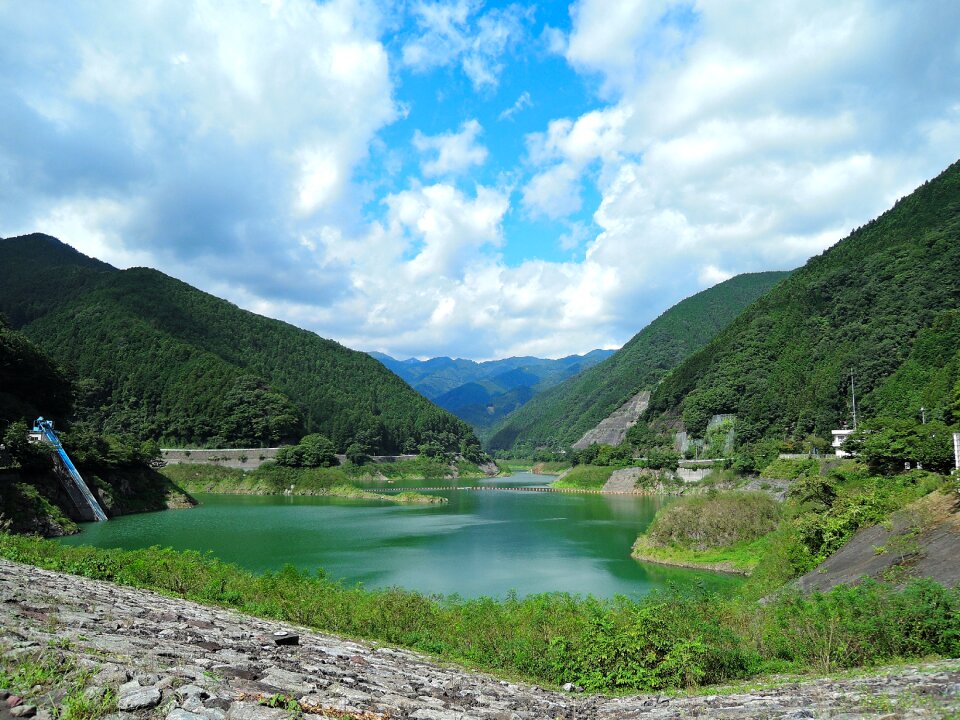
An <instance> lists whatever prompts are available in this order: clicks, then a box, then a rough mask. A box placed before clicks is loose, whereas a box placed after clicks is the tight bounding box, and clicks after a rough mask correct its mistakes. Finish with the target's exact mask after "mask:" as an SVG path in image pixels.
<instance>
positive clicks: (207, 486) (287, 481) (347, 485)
mask: <svg viewBox="0 0 960 720" xmlns="http://www.w3.org/2000/svg"><path fill="white" fill-rule="evenodd" d="M429 467H430V466H428V467H427V469H428V470H429ZM474 467H476V466H474ZM423 470H424V463H419V464H418V465H417V467H416V468H412V467H411V466H409V465H408V466H406V467H401V468H398V469H396V470H395V473H394V476H393V477H392V478H391V477H387V476H384V475H382V474H377V475H373V474H371V472H370V470H369V469H367V466H357V465H347V466H338V467H330V468H287V467H280V466H278V465H274V464H266V465H261V466H260V467H258V468H257V469H255V470H251V471H244V470H239V469H236V468H228V467H223V466H220V465H192V464H186V463H184V464H179V465H168V466H167V467H165V468H163V469H162V470H161V472H162V473H163V475H164V476H165V477H166V478H168V479H169V480H170V481H171V482H173V483H175V484H176V485H178V486H180V487H182V488H184V489H186V490H187V491H188V492H192V493H213V494H227V495H302V496H308V497H309V496H315V497H323V496H337V497H352V498H358V499H365V500H380V501H383V502H395V503H401V504H412V503H423V504H433V503H442V502H446V498H442V497H439V496H435V495H426V494H423V493H417V492H407V493H398V494H384V493H374V492H369V491H367V490H365V489H363V488H361V487H358V486H357V483H362V482H370V481H381V482H389V481H391V480H392V481H393V482H397V481H402V480H408V479H409V480H424V479H430V478H429V477H426V476H424V474H423ZM475 474H476V476H478V477H486V475H485V474H484V473H483V472H482V471H480V470H479V469H477V470H476V471H475ZM411 475H412V477H411Z"/></svg>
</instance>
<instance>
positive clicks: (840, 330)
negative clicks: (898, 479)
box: [649, 163, 960, 442]
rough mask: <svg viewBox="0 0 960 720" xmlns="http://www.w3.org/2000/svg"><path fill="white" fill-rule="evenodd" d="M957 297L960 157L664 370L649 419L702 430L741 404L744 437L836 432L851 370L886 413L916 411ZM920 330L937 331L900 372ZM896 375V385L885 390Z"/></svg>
mask: <svg viewBox="0 0 960 720" xmlns="http://www.w3.org/2000/svg"><path fill="white" fill-rule="evenodd" d="M958 306H960V163H955V164H954V165H952V166H951V167H950V168H948V169H947V170H946V171H944V172H943V173H942V174H941V175H940V176H939V177H937V178H936V179H934V180H932V181H929V182H927V183H925V184H924V185H923V186H922V187H920V188H918V189H917V190H916V191H914V192H913V193H912V194H911V195H909V196H908V197H906V198H903V199H902V200H900V201H899V202H897V204H896V205H895V206H894V207H893V208H892V209H891V210H889V211H887V212H886V213H884V214H883V215H882V216H880V217H879V218H877V219H876V220H873V221H871V222H870V223H868V224H867V225H865V226H864V227H862V228H859V229H857V230H856V231H854V232H853V233H852V234H851V235H850V236H849V237H847V238H846V239H845V240H842V241H841V242H839V243H837V244H836V245H835V246H833V247H832V248H830V249H829V250H827V251H825V252H824V253H822V254H821V255H819V256H817V257H815V258H813V259H811V260H810V261H809V262H808V263H807V264H806V265H805V266H804V267H802V268H800V269H798V270H797V271H795V272H794V273H793V274H792V275H791V276H790V278H788V279H787V280H786V281H784V282H783V283H782V284H780V285H779V286H777V287H776V288H774V289H773V290H772V291H771V292H770V293H768V294H767V295H766V296H764V297H763V298H761V299H760V300H759V301H758V302H757V303H755V304H754V305H752V306H751V307H750V308H748V309H747V311H746V312H744V313H743V314H742V315H741V316H740V317H739V318H737V320H736V321H735V322H734V323H732V324H731V325H730V326H729V327H728V328H727V329H726V330H724V331H723V332H722V333H720V334H719V335H718V336H717V337H716V338H715V339H714V340H713V341H712V342H711V343H710V344H709V345H707V346H706V347H704V348H703V349H702V350H701V351H699V352H698V353H696V354H695V355H693V356H692V357H691V358H689V359H688V360H687V361H685V362H684V363H683V364H682V365H681V366H679V367H678V368H677V369H676V370H675V371H674V372H672V373H671V374H670V375H669V376H668V377H667V378H665V379H664V381H663V382H662V383H661V384H660V385H659V386H658V388H657V389H656V391H655V392H654V394H653V398H652V399H651V404H650V410H649V413H650V417H651V418H656V417H657V416H659V417H661V418H664V419H670V418H676V417H678V416H680V417H682V419H683V422H684V424H685V425H686V427H687V429H688V430H690V431H691V432H692V433H694V434H700V433H702V431H703V429H704V427H705V425H706V423H707V421H708V419H709V418H710V416H712V415H714V414H716V413H734V414H736V415H737V435H738V438H739V440H740V441H741V442H750V441H752V440H756V439H759V438H761V437H784V436H786V437H803V436H805V435H807V434H809V433H817V434H819V435H827V434H829V430H830V429H831V428H833V427H837V426H838V423H840V422H842V421H843V420H846V419H848V418H849V417H850V407H849V399H850V377H851V373H852V374H853V376H854V378H855V382H856V387H857V392H858V395H859V396H860V397H864V396H867V395H870V402H871V403H875V407H876V408H877V409H878V410H880V409H883V410H884V411H887V410H890V411H896V412H898V413H904V414H907V415H911V416H912V415H918V414H919V404H921V403H923V402H930V403H931V407H933V406H934V404H935V403H934V401H933V400H932V399H929V400H928V399H926V398H927V397H928V396H927V395H926V392H927V391H926V390H925V389H924V388H926V387H927V386H928V385H930V383H931V382H933V378H932V375H931V374H930V373H929V372H920V371H919V369H918V368H917V365H919V364H926V365H929V366H930V367H932V366H933V365H934V364H936V363H934V362H933V361H932V360H927V359H922V358H927V356H928V355H929V356H930V357H931V358H932V356H933V355H937V356H938V357H941V358H948V357H950V352H949V348H941V347H939V343H938V342H934V340H935V337H934V336H936V335H943V336H944V338H945V339H946V337H947V335H948V334H949V335H950V336H951V337H953V336H954V335H953V331H952V330H949V332H948V329H947V328H948V327H949V328H952V327H953V323H952V321H950V319H949V318H946V317H945V316H941V313H943V311H945V310H949V309H955V308H957V307H958ZM938 316H940V317H938ZM938 323H944V324H942V325H941V324H938ZM922 328H930V331H929V333H927V334H924V335H922V336H921V340H922V342H920V344H918V345H917V346H916V348H917V349H916V353H917V354H916V358H915V359H916V362H915V363H914V364H913V365H908V366H905V367H904V369H903V371H902V373H901V374H900V375H895V373H896V371H897V370H898V368H900V367H901V365H902V364H903V363H904V361H905V360H907V358H908V357H909V356H910V353H911V348H912V347H913V346H914V338H915V337H917V334H918V332H919V331H920V330H921V329H922ZM947 342H948V344H949V342H950V341H949V340H947ZM928 347H929V348H934V350H931V352H930V353H928V352H927V348H928ZM936 362H937V363H939V362H941V361H940V360H937V361H936ZM947 364H949V361H946V360H944V361H943V365H947ZM891 376H894V377H893V378H891ZM888 378H891V379H890V381H889V382H890V383H892V384H891V385H889V386H888V387H887V389H879V390H878V388H881V386H883V385H884V383H885V382H887V380H888ZM910 378H916V379H910ZM928 380H929V382H928ZM937 383H941V384H942V382H941V381H936V382H933V384H934V385H936V384H937ZM894 388H896V390H895V391H894ZM874 391H876V392H874ZM934 394H935V395H936V394H938V393H934ZM937 402H938V403H939V402H940V401H937ZM908 406H909V407H908Z"/></svg>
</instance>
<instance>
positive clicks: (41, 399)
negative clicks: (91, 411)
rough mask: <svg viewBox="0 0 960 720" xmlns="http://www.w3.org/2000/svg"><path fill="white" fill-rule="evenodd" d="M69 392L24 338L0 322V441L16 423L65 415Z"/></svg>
mask: <svg viewBox="0 0 960 720" xmlns="http://www.w3.org/2000/svg"><path fill="white" fill-rule="evenodd" d="M72 410H73V388H72V387H71V385H70V381H69V380H68V379H67V377H66V376H65V375H64V373H63V372H62V371H61V370H60V368H58V367H57V366H56V365H55V364H54V363H52V362H51V361H50V358H48V357H47V356H46V355H44V354H43V353H42V352H41V351H40V350H39V349H38V348H37V347H36V346H35V345H34V344H33V343H32V342H30V340H29V339H27V337H26V336H24V335H23V334H21V333H18V332H15V331H14V330H11V329H10V328H9V327H8V325H7V324H6V322H5V321H4V320H3V318H0V438H2V437H3V433H4V431H5V430H6V428H7V426H8V425H9V424H10V423H11V422H14V421H16V420H34V419H35V418H37V417H38V416H39V415H41V414H43V413H46V414H47V415H50V416H54V417H56V416H64V415H69V414H70V413H71V411H72Z"/></svg>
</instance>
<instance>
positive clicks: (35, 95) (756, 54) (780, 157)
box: [0, 0, 960, 359]
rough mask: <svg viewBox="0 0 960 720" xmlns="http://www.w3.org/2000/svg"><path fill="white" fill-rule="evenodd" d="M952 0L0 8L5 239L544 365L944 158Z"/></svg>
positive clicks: (633, 326) (399, 339) (751, 263)
mask: <svg viewBox="0 0 960 720" xmlns="http://www.w3.org/2000/svg"><path fill="white" fill-rule="evenodd" d="M957 28H960V3H958V2H956V0H914V1H913V2H901V1H899V0H889V1H883V0H796V1H793V2H791V1H789V0H782V1H778V2H766V1H763V0H755V1H751V2H746V1H737V0H716V1H715V2H714V1H712V0H700V1H695V2H670V1H668V0H577V1H576V2H573V3H572V4H570V5H567V4H565V3H561V2H555V1H551V0H548V1H546V2H543V3H540V4H537V5H534V4H525V3H504V2H492V1H488V2H484V1H483V0H452V1H445V2H435V1H433V0H429V1H428V0H424V1H420V0H408V1H404V0H398V1H397V2H394V3H387V2H366V1H364V0H330V1H328V2H315V1H314V0H264V1H262V2H261V1H260V0H235V1H234V2H230V3H225V2H214V1H213V0H210V1H203V0H199V1H198V0H154V1H148V0H141V1H138V2H128V1H127V0H105V1H103V0H98V1H96V2H94V1H92V0H91V1H89V2H87V1H84V0H76V1H70V2H66V1H60V2H53V1H50V2H47V1H45V0H30V2H20V1H18V0H0V37H2V38H3V41H2V42H0V236H12V235H16V234H22V233H26V232H32V231H42V232H46V233H49V234H51V235H55V236H57V237H59V238H60V239H62V240H64V241H65V242H67V243H69V244H70V245H72V246H74V247H76V248H77V249H79V250H81V251H82V252H84V253H87V254H89V255H93V256H96V257H99V258H101V259H104V260H106V261H108V262H110V263H113V264H114V265H117V266H119V267H130V266H134V265H148V266H151V267H156V268H158V269H160V270H163V271H164V272H167V273H168V274H171V275H174V276H176V277H179V278H181V279H183V280H186V281H187V282H190V283H191V284H194V285H196V286H198V287H200V288H203V289H204V290H207V291H209V292H212V293H214V294H217V295H220V296H222V297H226V298H228V299H230V300H232V301H233V302H236V303H237V304H239V305H241V306H243V307H246V308H249V309H251V310H254V311H256V312H260V313H263V314H266V315H269V316H272V317H277V318H282V319H285V320H288V321H290V322H293V323H295V324H297V325H300V326H301V327H305V328H309V329H311V330H315V331H316V332H318V333H320V334H321V335H324V336H326V337H332V338H334V339H336V340H339V341H340V342H342V343H344V344H346V345H348V346H350V347H354V348H357V349H362V350H381V351H385V352H389V353H391V354H393V355H396V356H399V357H407V356H410V355H415V356H419V357H428V356H434V355H452V356H459V357H469V358H474V359H487V358H494V357H504V356H508V355H517V354H534V355H541V356H552V357H557V356H561V355H565V354H569V353H575V352H584V351H587V350H590V349H592V348H595V347H615V346H618V345H620V344H622V343H623V342H625V341H626V340H627V339H629V338H630V337H631V336H632V335H633V334H634V333H635V332H636V331H637V330H639V329H640V328H641V327H643V326H644V325H645V324H646V323H648V322H649V321H650V320H651V319H653V318H654V317H656V316H657V315H658V314H659V313H660V312H662V311H663V310H665V309H666V308H667V307H669V306H670V305H672V304H673V303H674V302H676V301H677V300H679V299H681V298H683V297H685V296H687V295H690V294H692V293H694V292H697V291H699V290H701V289H703V288H705V287H709V286H710V285H712V284H714V283H716V282H718V281H720V280H722V279H724V278H727V277H729V276H731V275H732V274H736V273H740V272H747V271H756V270H765V269H784V268H791V267H795V266H797V265H800V264H802V263H803V262H804V261H805V260H806V259H807V258H808V257H810V256H811V255H813V254H816V253H818V252H820V251H821V250H823V249H824V248H826V247H828V246H830V245H832V244H833V243H835V242H836V241H837V240H839V239H840V238H842V237H843V236H845V235H846V234H847V233H849V231H850V230H851V229H853V228H855V227H857V226H858V225H861V224H863V223H864V222H865V221H866V220H868V219H870V218H871V217H873V216H875V215H877V214H878V213H880V212H882V211H883V210H884V209H886V208H887V207H889V206H890V205H891V204H892V202H893V201H894V200H895V199H896V198H897V197H899V196H901V195H903V194H905V193H907V192H909V191H910V190H911V189H913V188H914V187H915V186H917V185H918V184H920V183H921V182H922V181H923V180H925V179H927V178H930V177H932V176H934V175H936V174H937V173H939V172H940V171H941V170H943V169H944V168H945V167H946V166H947V165H949V164H950V163H952V162H953V161H955V160H957V159H958V157H960V33H958V32H957Z"/></svg>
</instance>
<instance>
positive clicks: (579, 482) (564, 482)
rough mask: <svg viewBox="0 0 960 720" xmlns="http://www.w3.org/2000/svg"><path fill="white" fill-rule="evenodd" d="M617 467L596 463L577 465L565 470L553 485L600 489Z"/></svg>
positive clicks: (580, 488)
mask: <svg viewBox="0 0 960 720" xmlns="http://www.w3.org/2000/svg"><path fill="white" fill-rule="evenodd" d="M615 469H616V468H613V467H609V466H608V467H598V466H596V465H576V466H574V467H572V468H571V469H570V470H569V471H568V472H565V473H564V474H563V475H562V476H561V477H560V478H559V479H558V480H556V482H554V483H553V487H558V488H576V489H579V490H600V489H601V488H602V487H603V486H604V484H605V483H606V482H607V480H609V479H610V476H611V475H612V474H613V471H614V470H615Z"/></svg>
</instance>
